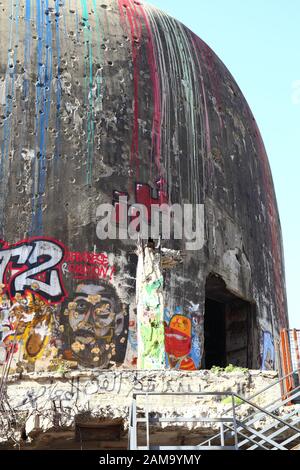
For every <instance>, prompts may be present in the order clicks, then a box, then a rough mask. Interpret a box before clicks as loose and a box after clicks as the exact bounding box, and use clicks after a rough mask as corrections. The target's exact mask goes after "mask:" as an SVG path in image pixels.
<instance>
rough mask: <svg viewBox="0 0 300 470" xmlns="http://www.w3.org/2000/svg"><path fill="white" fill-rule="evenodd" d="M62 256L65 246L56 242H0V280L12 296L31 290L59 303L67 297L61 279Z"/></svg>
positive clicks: (36, 240) (37, 239) (35, 239)
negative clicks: (0, 244) (12, 243)
mask: <svg viewBox="0 0 300 470" xmlns="http://www.w3.org/2000/svg"><path fill="white" fill-rule="evenodd" d="M63 258H64V248H63V246H62V245H61V244H60V243H58V242H57V241H53V240H49V239H45V238H31V239H28V240H24V241H22V242H19V243H17V244H15V245H11V246H10V245H8V244H6V243H3V242H2V247H1V249H0V282H1V283H2V284H6V285H8V292H9V295H10V297H11V298H14V297H15V296H16V294H17V293H19V294H21V295H25V293H26V291H33V292H35V293H36V294H38V295H39V296H41V297H43V298H44V299H46V300H47V301H49V302H52V303H58V302H61V301H62V300H63V299H64V298H65V297H66V293H65V290H64V287H63V282H62V279H61V263H62V261H63ZM8 277H9V279H8Z"/></svg>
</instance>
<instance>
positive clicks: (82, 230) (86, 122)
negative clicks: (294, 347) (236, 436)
mask: <svg viewBox="0 0 300 470" xmlns="http://www.w3.org/2000/svg"><path fill="white" fill-rule="evenodd" d="M0 34H1V48H0V107H1V112H0V146H1V148H0V153H1V164H0V226H1V233H0V237H1V238H2V240H3V244H2V246H1V261H0V262H1V264H0V266H1V271H0V274H1V279H0V281H1V283H2V287H1V299H0V304H1V329H0V335H1V338H0V341H1V345H0V352H1V361H2V362H3V363H5V361H7V359H8V357H9V355H10V354H11V353H13V361H12V363H11V367H10V370H11V371H14V370H16V369H18V370H21V369H25V370H36V371H37V370H41V369H48V370H55V369H57V368H59V367H63V366H64V365H63V364H64V362H65V363H66V362H68V365H69V366H70V367H76V366H78V367H83V368H104V369H107V368H110V367H116V366H117V367H118V366H122V367H129V368H132V367H135V366H136V362H137V343H136V329H137V325H136V323H137V317H136V305H135V276H136V266H137V257H136V255H135V254H133V251H134V250H133V248H134V247H133V244H132V243H131V242H129V241H111V240H106V241H101V240H99V239H98V237H97V223H98V220H97V216H96V214H97V206H98V205H99V204H101V203H112V202H114V203H115V204H117V202H118V197H119V196H120V194H122V193H127V194H128V196H129V203H130V204H135V203H145V204H146V205H147V206H151V204H153V203H155V202H156V203H157V202H158V201H160V202H162V201H163V202H170V203H190V204H196V203H199V204H200V203H204V204H205V213H206V215H205V225H206V226H205V246H204V249H202V250H200V251H196V252H186V253H184V258H183V262H182V263H181V264H178V265H177V266H175V267H174V269H172V270H171V271H169V272H167V273H164V277H165V279H164V281H165V282H164V300H163V302H164V305H163V306H161V305H160V306H159V309H160V311H161V310H162V308H163V309H164V310H165V312H166V317H165V322H166V327H167V328H173V327H174V323H175V320H180V322H179V323H178V325H181V326H179V327H178V328H179V329H177V330H176V331H177V337H180V335H181V337H183V334H182V333H183V330H182V328H183V325H185V327H184V328H186V329H185V330H184V331H185V334H187V335H190V336H189V338H188V339H189V343H188V344H189V345H190V346H189V350H185V349H184V351H183V356H180V352H178V351H181V350H182V348H181V345H180V344H173V345H172V344H169V345H168V348H169V352H170V354H169V357H168V358H167V365H168V367H179V368H182V369H198V368H200V367H201V359H202V356H203V349H204V344H203V321H204V307H205V282H206V279H207V276H208V275H209V274H210V273H214V274H217V275H219V276H221V278H222V279H223V280H224V281H225V283H226V286H227V289H228V290H229V291H231V292H233V293H235V294H236V295H237V296H238V297H240V298H243V299H245V300H248V301H249V302H251V303H252V304H253V305H255V308H256V316H257V325H256V327H255V328H256V329H257V335H256V337H255V339H253V341H252V343H253V344H252V345H251V347H252V351H253V352H252V356H251V359H250V363H249V364H248V365H249V366H250V367H251V366H253V367H259V366H260V364H261V360H262V355H263V338H264V336H263V334H264V333H263V332H265V333H267V335H270V336H271V337H275V338H276V336H277V335H278V330H279V328H280V327H285V326H286V325H287V312H286V298H285V286H284V269H283V258H282V248H281V232H280V223H279V217H278V212H277V206H276V199H275V194H274V188H273V183H272V177H271V173H270V168H269V164H268V160H267V156H266V152H265V149H264V146H263V143H262V140H261V137H260V134H259V131H258V129H257V126H256V123H255V120H254V118H253V116H252V114H251V111H250V109H249V107H248V105H247V103H246V101H245V99H244V97H243V95H242V93H241V91H240V90H239V88H238V86H237V85H236V83H235V81H234V79H233V78H232V76H231V75H230V73H229V72H228V70H227V69H226V67H225V66H224V65H223V64H222V62H221V61H220V60H219V59H218V58H217V57H216V55H215V54H214V53H213V52H212V51H211V50H210V48H209V47H208V46H207V45H206V44H205V43H203V42H202V41H201V40H200V39H199V38H198V37H196V36H195V35H194V34H193V33H192V32H191V31H189V30H188V29H187V28H186V27H184V26H183V25H182V24H181V23H180V22H178V21H176V20H174V19H173V18H170V17H169V16H167V15H166V14H164V13H162V12H160V11H158V10H157V9H155V8H153V7H150V6H147V5H144V4H142V3H141V2H134V1H131V0H119V1H117V0H103V1H102V2H100V3H99V2H96V1H92V0H89V1H88V0H83V1H81V2H76V5H75V4H74V5H73V2H72V7H70V6H69V3H68V2H65V1H63V0H62V1H59V0H55V1H54V0H46V1H41V0H38V1H30V0H20V1H18V2H13V1H9V0H6V1H4V2H2V3H1V15H0ZM36 237H38V238H36ZM165 246H166V247H167V248H172V249H179V250H182V251H184V246H183V244H182V243H181V242H180V241H178V242H176V243H175V242H170V243H169V244H168V243H166V244H165ZM174 317H176V318H174ZM172 319H173V320H172ZM189 325H190V326H191V328H190V327H189ZM160 328H161V325H160ZM185 338H186V336H185ZM162 347H164V346H163V345H162ZM172 348H173V349H174V350H172ZM172 353H173V354H172ZM178 354H179V356H178ZM174 357H175V359H176V361H174ZM170 358H171V359H170Z"/></svg>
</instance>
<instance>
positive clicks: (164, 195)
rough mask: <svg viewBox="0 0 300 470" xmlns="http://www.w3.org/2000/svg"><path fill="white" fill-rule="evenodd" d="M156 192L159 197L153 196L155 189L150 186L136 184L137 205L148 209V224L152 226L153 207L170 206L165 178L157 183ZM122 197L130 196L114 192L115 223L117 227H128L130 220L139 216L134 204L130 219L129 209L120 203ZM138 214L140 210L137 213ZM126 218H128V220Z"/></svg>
mask: <svg viewBox="0 0 300 470" xmlns="http://www.w3.org/2000/svg"><path fill="white" fill-rule="evenodd" d="M155 191H156V193H157V195H156V196H155V195H153V189H152V188H151V186H149V184H144V183H136V184H135V203H136V204H141V205H143V206H144V207H145V208H146V209H147V222H148V224H149V225H150V224H151V207H152V206H161V205H163V204H167V205H168V204H169V195H168V191H167V184H166V181H165V180H164V179H163V178H160V179H159V180H157V181H155ZM121 197H127V200H128V199H129V195H128V193H126V192H122V191H114V192H113V205H114V207H115V223H116V224H117V225H126V226H127V225H128V223H129V222H130V220H131V221H132V220H134V219H135V218H136V217H137V214H136V213H135V210H134V203H133V204H132V206H131V208H132V210H131V211H130V212H131V216H130V218H128V213H129V211H128V207H125V208H122V207H121V206H122V204H121V203H120V198H121ZM136 212H138V210H137V211H136ZM124 218H127V220H126V219H125V220H124ZM129 219H130V220H129Z"/></svg>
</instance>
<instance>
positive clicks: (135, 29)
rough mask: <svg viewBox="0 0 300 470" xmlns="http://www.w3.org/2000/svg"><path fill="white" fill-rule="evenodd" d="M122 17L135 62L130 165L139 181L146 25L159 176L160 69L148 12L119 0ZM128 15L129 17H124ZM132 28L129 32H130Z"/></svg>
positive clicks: (154, 144)
mask: <svg viewBox="0 0 300 470" xmlns="http://www.w3.org/2000/svg"><path fill="white" fill-rule="evenodd" d="M118 4H119V10H120V16H121V20H122V23H123V24H124V25H125V27H126V29H127V30H128V29H130V34H131V45H132V58H133V82H134V85H133V86H134V113H133V114H134V124H133V133H132V144H131V156H130V161H131V164H132V163H134V164H135V170H136V177H137V178H139V158H138V157H139V124H138V117H139V103H138V100H139V76H140V73H139V52H140V42H141V39H142V33H143V24H144V26H145V28H146V31H147V36H148V38H147V39H148V41H147V51H148V64H149V68H150V76H151V82H152V87H153V103H154V105H153V108H154V110H153V119H152V152H153V153H154V155H155V163H156V166H157V171H158V174H159V175H160V157H161V89H160V79H159V73H158V66H157V61H156V55H155V41H154V38H153V34H152V31H151V26H150V22H149V20H148V17H147V14H146V11H145V10H144V8H143V6H142V5H141V4H140V3H139V2H135V1H133V0H118ZM125 11H126V14H125ZM128 26H129V28H128Z"/></svg>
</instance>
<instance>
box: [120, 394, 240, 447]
mask: <svg viewBox="0 0 300 470" xmlns="http://www.w3.org/2000/svg"><path fill="white" fill-rule="evenodd" d="M149 395H150V396H161V395H164V396H187V395H191V396H207V395H212V396H224V395H225V396H231V397H232V418H226V421H227V422H229V421H230V422H232V423H233V429H234V431H235V438H234V439H235V445H234V447H232V446H230V448H235V449H236V450H237V448H238V436H237V420H236V415H235V410H234V396H233V395H234V394H233V393H232V392H200V393H197V392H190V393H184V392H174V393H173V392H166V393H160V392H134V393H133V395H132V396H133V402H132V405H131V407H130V422H129V427H130V431H129V449H130V450H134V449H139V448H140V447H139V446H138V445H137V425H136V423H138V422H144V423H145V422H146V424H148V425H149V414H148V415H147V416H148V418H147V419H146V418H137V417H136V414H137V406H136V398H137V396H144V397H148V396H149ZM147 405H148V404H147ZM134 416H135V417H136V418H135V419H134ZM151 420H152V422H154V421H155V422H162V421H166V422H169V421H170V422H171V421H172V418H170V420H168V419H167V418H166V419H162V420H161V419H154V418H152V419H151ZM186 420H187V421H188V422H201V421H205V422H220V423H223V422H224V418H221V417H220V418H202V419H196V418H191V419H188V418H187V419H186ZM147 429H148V432H149V426H148V427H147ZM147 444H148V447H150V446H149V436H148V433H147ZM148 447H147V448H148ZM184 447H185V446H181V448H184ZM227 447H228V446H227ZM224 448H226V446H225V447H224ZM143 449H145V447H143Z"/></svg>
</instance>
